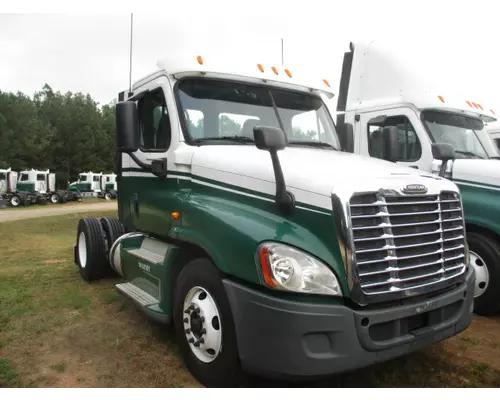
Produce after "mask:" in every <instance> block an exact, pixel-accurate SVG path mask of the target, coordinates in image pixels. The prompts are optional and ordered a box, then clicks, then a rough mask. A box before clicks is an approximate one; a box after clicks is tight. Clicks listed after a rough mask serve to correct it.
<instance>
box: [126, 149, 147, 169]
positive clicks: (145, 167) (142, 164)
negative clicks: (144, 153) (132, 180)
mask: <svg viewBox="0 0 500 400" xmlns="http://www.w3.org/2000/svg"><path fill="white" fill-rule="evenodd" d="M126 154H128V155H129V156H130V158H132V160H134V162H135V163H136V164H137V165H138V166H139V167H141V168H142V169H144V170H146V171H152V167H151V164H146V163H144V162H142V161H141V160H139V159H138V158H137V156H136V155H135V154H134V153H132V152H127V153H126Z"/></svg>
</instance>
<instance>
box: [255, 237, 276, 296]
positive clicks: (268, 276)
mask: <svg viewBox="0 0 500 400" xmlns="http://www.w3.org/2000/svg"><path fill="white" fill-rule="evenodd" d="M269 256H270V254H269V249H268V248H267V247H266V246H263V247H261V248H260V249H259V260H260V267H261V269H262V275H263V276H264V281H265V282H266V284H267V285H268V286H270V287H273V288H274V287H276V283H275V282H274V279H273V275H272V273H271V267H270V266H269Z"/></svg>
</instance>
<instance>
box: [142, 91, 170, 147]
mask: <svg viewBox="0 0 500 400" xmlns="http://www.w3.org/2000/svg"><path fill="white" fill-rule="evenodd" d="M138 111H139V132H140V145H141V150H142V151H144V152H155V151H157V152H160V151H167V150H168V148H169V147H170V141H171V138H172V133H171V128H170V119H169V115H168V111H167V105H166V102H165V96H164V95H163V91H162V89H161V88H159V89H156V90H154V91H151V92H148V93H146V94H145V95H144V96H143V97H142V98H141V99H139V102H138Z"/></svg>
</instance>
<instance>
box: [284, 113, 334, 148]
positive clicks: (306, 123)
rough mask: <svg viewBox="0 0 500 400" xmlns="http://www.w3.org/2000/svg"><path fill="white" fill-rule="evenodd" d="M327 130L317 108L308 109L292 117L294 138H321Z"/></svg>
mask: <svg viewBox="0 0 500 400" xmlns="http://www.w3.org/2000/svg"><path fill="white" fill-rule="evenodd" d="M324 133H325V130H324V129H323V125H322V124H321V121H320V119H319V117H318V113H317V112H316V110H312V111H307V112H304V113H300V114H297V115H294V116H293V117H292V137H291V138H290V139H292V140H316V141H318V140H320V136H322V137H324Z"/></svg>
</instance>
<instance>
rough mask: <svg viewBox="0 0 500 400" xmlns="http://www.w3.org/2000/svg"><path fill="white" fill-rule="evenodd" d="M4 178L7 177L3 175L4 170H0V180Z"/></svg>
mask: <svg viewBox="0 0 500 400" xmlns="http://www.w3.org/2000/svg"><path fill="white" fill-rule="evenodd" d="M5 178H7V177H6V176H5V173H4V172H0V180H2V181H3V180H5Z"/></svg>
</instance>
